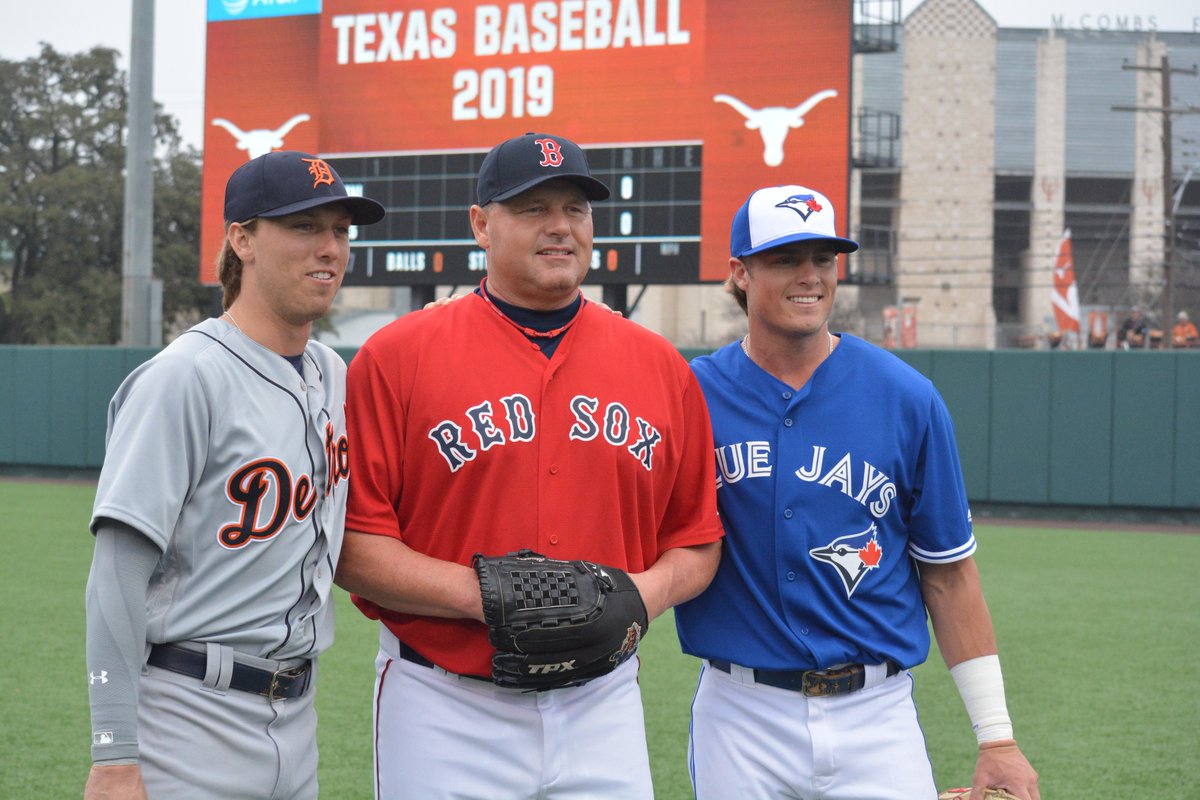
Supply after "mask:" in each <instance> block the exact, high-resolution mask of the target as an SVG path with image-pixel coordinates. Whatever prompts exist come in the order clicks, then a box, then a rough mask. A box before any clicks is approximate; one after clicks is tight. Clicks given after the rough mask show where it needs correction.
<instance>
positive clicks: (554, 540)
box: [550, 536, 558, 544]
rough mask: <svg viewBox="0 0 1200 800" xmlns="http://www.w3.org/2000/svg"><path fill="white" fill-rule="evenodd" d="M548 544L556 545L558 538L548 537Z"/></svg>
mask: <svg viewBox="0 0 1200 800" xmlns="http://www.w3.org/2000/svg"><path fill="white" fill-rule="evenodd" d="M550 544H558V537H557V536H551V537H550Z"/></svg>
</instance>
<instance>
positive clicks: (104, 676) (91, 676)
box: [88, 669, 108, 686]
mask: <svg viewBox="0 0 1200 800" xmlns="http://www.w3.org/2000/svg"><path fill="white" fill-rule="evenodd" d="M96 681H100V683H102V684H103V683H108V670H106V669H102V670H100V674H99V675H97V674H96V673H94V672H89V673H88V685H89V686H91V685H94V684H95V683H96Z"/></svg>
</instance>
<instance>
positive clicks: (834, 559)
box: [675, 334, 975, 670]
mask: <svg viewBox="0 0 1200 800" xmlns="http://www.w3.org/2000/svg"><path fill="white" fill-rule="evenodd" d="M692 368H693V370H694V371H695V373H696V375H697V377H698V378H699V380H700V385H701V387H703V389H704V395H705V399H706V400H707V402H708V407H709V412H710V414H711V416H712V425H713V436H714V442H715V445H716V459H717V499H718V505H719V508H720V512H721V519H722V521H723V522H724V524H725V533H726V537H725V549H724V554H723V556H722V559H721V565H720V568H719V569H718V571H717V575H716V577H715V578H714V579H713V582H712V584H711V585H710V586H709V588H708V589H707V590H705V592H704V593H703V594H701V595H700V596H699V597H697V598H696V599H694V600H692V601H690V602H688V603H685V604H683V605H681V606H679V607H678V608H676V611H675V618H676V624H677V627H678V631H679V640H680V643H681V645H682V646H683V649H684V652H687V653H691V654H692V655H696V656H699V657H701V658H717V659H723V660H727V661H732V662H734V663H737V664H741V665H743V666H747V667H754V668H759V669H776V670H787V669H822V668H826V667H830V666H833V665H835V664H841V663H846V662H859V663H868V664H878V663H882V662H884V661H885V660H890V661H892V662H895V663H896V664H898V665H900V666H902V667H906V668H907V667H912V666H915V665H916V664H919V663H921V662H923V661H924V660H925V658H926V656H927V655H928V653H929V630H928V627H927V625H926V615H925V605H924V602H923V600H922V598H921V589H920V584H919V581H918V575H917V564H916V563H915V562H917V561H924V562H950V561H956V560H958V559H962V558H966V557H967V556H969V555H971V554H972V553H973V552H974V550H975V538H974V535H973V534H972V532H971V520H970V510H969V508H968V506H967V497H966V490H965V487H964V485H963V478H962V468H961V466H960V464H959V459H958V450H957V446H956V444H955V439H954V427H953V423H952V422H951V419H950V414H949V412H948V411H947V409H946V405H945V403H944V402H943V401H942V398H941V396H940V395H939V394H938V393H937V390H936V389H935V388H934V387H933V384H932V383H930V382H929V381H928V380H927V379H926V378H924V377H923V376H922V375H921V374H920V373H918V372H917V371H916V370H914V369H912V368H911V367H909V366H908V365H907V364H905V363H904V362H902V361H901V360H900V359H898V358H896V357H895V356H893V355H892V354H890V353H888V352H886V351H884V350H881V349H880V348H878V347H875V346H874V345H871V344H868V343H867V342H865V341H863V340H861V339H858V338H855V337H853V336H849V335H847V334H842V336H841V343H840V345H839V346H838V347H837V348H836V349H835V350H834V351H833V353H832V354H830V356H829V357H828V358H827V359H826V360H825V361H824V362H823V363H822V364H821V365H820V366H819V367H818V368H817V370H816V372H814V373H813V375H812V377H811V378H810V379H809V381H808V382H807V383H806V384H805V385H804V386H803V387H801V388H800V389H799V390H795V389H792V387H790V386H788V385H787V384H785V383H783V382H782V381H780V380H778V379H777V378H775V377H774V376H772V375H770V374H769V373H767V372H766V371H764V370H763V369H761V368H760V367H758V365H756V364H755V363H754V362H752V361H751V360H750V359H749V358H748V357H747V356H746V355H745V354H744V353H743V352H742V350H741V347H740V346H739V344H738V343H737V342H735V343H733V344H731V345H728V346H727V347H724V348H722V349H720V350H718V351H716V352H715V353H713V354H711V355H708V356H703V357H700V358H697V359H695V360H694V361H692Z"/></svg>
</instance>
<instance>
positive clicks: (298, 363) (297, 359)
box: [283, 353, 304, 378]
mask: <svg viewBox="0 0 1200 800" xmlns="http://www.w3.org/2000/svg"><path fill="white" fill-rule="evenodd" d="M283 360H284V361H286V362H288V363H289V364H291V365H292V367H293V368H294V369H295V370H296V372H299V373H300V377H301V378H303V377H304V353H301V354H300V355H298V356H283Z"/></svg>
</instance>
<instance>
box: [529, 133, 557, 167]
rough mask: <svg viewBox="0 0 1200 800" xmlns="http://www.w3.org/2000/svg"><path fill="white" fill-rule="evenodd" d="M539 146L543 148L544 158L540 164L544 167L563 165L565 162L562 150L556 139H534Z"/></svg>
mask: <svg viewBox="0 0 1200 800" xmlns="http://www.w3.org/2000/svg"><path fill="white" fill-rule="evenodd" d="M534 141H535V142H537V145H538V147H540V148H542V160H541V161H540V162H538V163H539V166H543V167H561V166H562V163H563V154H562V150H560V149H559V145H558V142H557V141H555V140H554V139H534Z"/></svg>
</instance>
